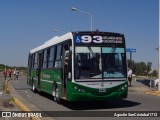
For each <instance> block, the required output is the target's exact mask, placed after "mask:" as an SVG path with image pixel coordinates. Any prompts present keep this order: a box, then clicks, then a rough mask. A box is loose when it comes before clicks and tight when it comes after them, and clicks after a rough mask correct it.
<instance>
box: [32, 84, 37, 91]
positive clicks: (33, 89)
mask: <svg viewBox="0 0 160 120" xmlns="http://www.w3.org/2000/svg"><path fill="white" fill-rule="evenodd" d="M32 91H33V92H34V93H36V92H37V90H36V88H35V83H34V82H33V84H32Z"/></svg>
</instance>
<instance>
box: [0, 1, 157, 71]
mask: <svg viewBox="0 0 160 120" xmlns="http://www.w3.org/2000/svg"><path fill="white" fill-rule="evenodd" d="M72 7H75V8H77V9H79V10H83V11H85V12H89V13H90V14H91V15H92V17H93V30H96V29H98V30H100V31H106V32H117V33H123V34H124V35H125V39H126V47H127V48H134V49H136V53H133V54H132V59H133V60H134V61H135V62H141V61H143V62H152V68H153V69H158V51H157V50H156V48H157V47H158V35H159V32H158V30H159V26H158V25H159V24H158V22H159V4H158V0H0V64H5V65H10V66H27V61H28V54H29V50H31V49H33V48H35V47H37V46H39V45H41V44H43V43H44V42H45V41H47V40H49V39H51V38H52V37H54V36H60V35H62V34H64V33H67V32H70V31H89V30H90V17H89V16H88V15H86V14H84V13H81V12H78V11H72V10H71V8H72ZM54 29H56V30H58V31H57V32H56V31H55V30H54ZM127 55H128V57H129V53H127Z"/></svg>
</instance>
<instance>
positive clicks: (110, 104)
mask: <svg viewBox="0 0 160 120" xmlns="http://www.w3.org/2000/svg"><path fill="white" fill-rule="evenodd" d="M39 94H40V95H41V96H43V97H45V98H47V99H50V100H52V101H53V102H55V101H54V100H53V96H52V95H49V94H47V93H44V92H40V93H39ZM57 104H58V103H57ZM140 104H141V103H138V102H134V101H129V100H125V99H124V100H120V99H117V100H116V99H112V100H106V101H83V102H68V101H65V100H62V101H61V105H63V106H64V107H66V108H68V109H71V110H96V109H97V110H98V109H116V108H127V107H133V106H138V105H140Z"/></svg>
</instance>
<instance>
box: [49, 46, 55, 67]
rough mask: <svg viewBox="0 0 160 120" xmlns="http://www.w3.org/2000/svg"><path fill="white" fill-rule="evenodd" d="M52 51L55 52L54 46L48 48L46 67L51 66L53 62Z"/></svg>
mask: <svg viewBox="0 0 160 120" xmlns="http://www.w3.org/2000/svg"><path fill="white" fill-rule="evenodd" d="M54 52H55V48H54V47H52V48H50V53H49V56H48V57H49V58H48V68H53V65H54V64H53V63H54V56H55V55H54Z"/></svg>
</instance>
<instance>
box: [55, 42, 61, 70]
mask: <svg viewBox="0 0 160 120" xmlns="http://www.w3.org/2000/svg"><path fill="white" fill-rule="evenodd" d="M61 51H62V46H61V45H58V46H57V54H56V61H55V68H61V67H62V62H61V61H62V60H61V56H62V55H61V54H62V52H61Z"/></svg>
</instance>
